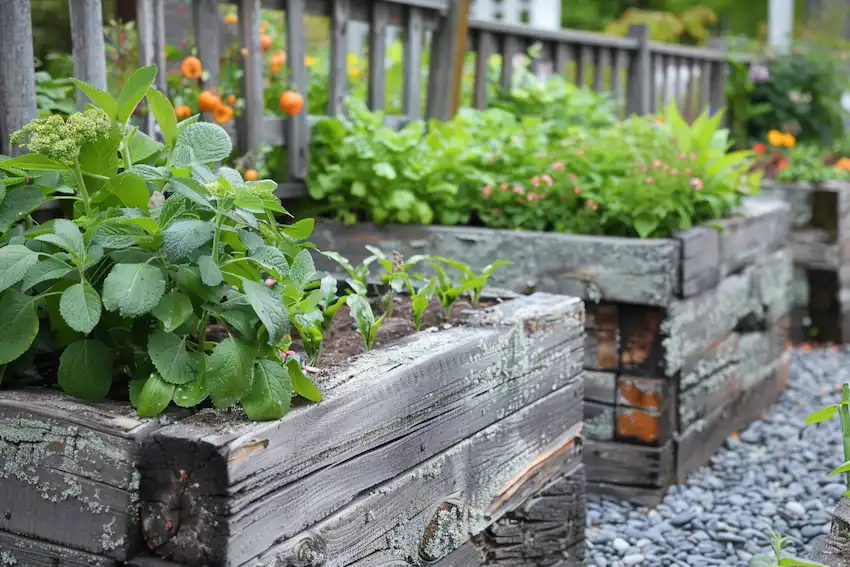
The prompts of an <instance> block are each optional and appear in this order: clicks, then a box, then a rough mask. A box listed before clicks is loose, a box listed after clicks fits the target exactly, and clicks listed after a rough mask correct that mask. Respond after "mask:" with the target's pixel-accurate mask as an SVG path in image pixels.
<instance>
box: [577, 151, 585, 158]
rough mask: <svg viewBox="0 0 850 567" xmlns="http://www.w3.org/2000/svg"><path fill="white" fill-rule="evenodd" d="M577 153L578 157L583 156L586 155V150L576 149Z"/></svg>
mask: <svg viewBox="0 0 850 567" xmlns="http://www.w3.org/2000/svg"><path fill="white" fill-rule="evenodd" d="M576 155H577V156H578V157H581V156H583V155H584V150H576Z"/></svg>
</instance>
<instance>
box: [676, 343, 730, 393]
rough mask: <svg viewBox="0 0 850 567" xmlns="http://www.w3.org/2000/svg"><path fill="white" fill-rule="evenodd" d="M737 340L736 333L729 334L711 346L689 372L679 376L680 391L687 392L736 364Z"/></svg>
mask: <svg viewBox="0 0 850 567" xmlns="http://www.w3.org/2000/svg"><path fill="white" fill-rule="evenodd" d="M739 340H740V335H739V334H738V333H731V334H729V335H728V336H726V337H725V338H723V339H720V340H719V341H716V342H715V343H714V344H712V345H711V347H710V348H709V349H708V350H707V351H706V352H705V353H704V354H703V356H702V357H700V359H699V360H698V361H697V363H696V364H694V365H693V367H692V368H691V369H690V371H689V372H686V373H684V374H682V375H681V378H679V389H680V391H687V390H688V389H690V388H692V387H694V386H696V385H698V384H700V383H701V382H702V381H704V380H707V379H709V378H711V377H712V376H714V375H715V374H716V373H717V372H719V371H720V370H721V369H723V368H725V367H727V366H730V365H733V364H736V363H737V362H738V361H739V360H740V354H739V350H738V341H739Z"/></svg>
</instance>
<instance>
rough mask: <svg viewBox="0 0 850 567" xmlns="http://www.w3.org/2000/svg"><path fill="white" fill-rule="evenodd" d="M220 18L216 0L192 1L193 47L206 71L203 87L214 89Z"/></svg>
mask: <svg viewBox="0 0 850 567" xmlns="http://www.w3.org/2000/svg"><path fill="white" fill-rule="evenodd" d="M219 26H220V17H219V14H218V0H193V1H192V27H193V28H194V31H195V36H194V37H195V45H196V47H197V49H198V58H199V59H200V60H201V64H202V65H203V66H204V70H205V71H207V73H208V75H207V79H206V81H204V85H205V86H207V87H210V88H212V87H215V86H216V84H217V80H218V74H219V66H220V61H219V59H220V57H221V47H220V45H221V44H220V41H219V38H220V28H219Z"/></svg>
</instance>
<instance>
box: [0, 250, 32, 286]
mask: <svg viewBox="0 0 850 567" xmlns="http://www.w3.org/2000/svg"><path fill="white" fill-rule="evenodd" d="M37 262H38V254H37V253H35V252H33V251H32V250H30V249H29V248H27V247H26V246H23V245H21V244H10V245H8V246H4V247H3V248H0V291H4V290H6V289H8V288H10V287H12V286H13V285H15V284H16V283H18V282H19V281H21V280H22V279H24V276H26V274H27V272H28V271H29V269H30V268H32V267H33V266H34V265H35V264H36V263H37Z"/></svg>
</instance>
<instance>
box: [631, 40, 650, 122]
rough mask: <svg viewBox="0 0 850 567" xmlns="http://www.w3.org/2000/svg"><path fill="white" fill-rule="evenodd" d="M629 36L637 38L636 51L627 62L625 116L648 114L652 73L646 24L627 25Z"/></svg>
mask: <svg viewBox="0 0 850 567" xmlns="http://www.w3.org/2000/svg"><path fill="white" fill-rule="evenodd" d="M629 37H631V38H634V39H636V40H637V51H636V52H634V54H633V56H632V60H631V61H630V62H629V84H628V86H627V89H626V116H628V115H630V114H649V113H650V111H651V108H652V104H651V101H650V96H651V94H650V93H651V92H652V91H651V87H650V86H651V81H652V80H653V79H654V77H653V74H652V59H651V58H652V54H651V53H650V51H649V28H648V27H647V25H646V24H638V25H633V26H630V27H629Z"/></svg>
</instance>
